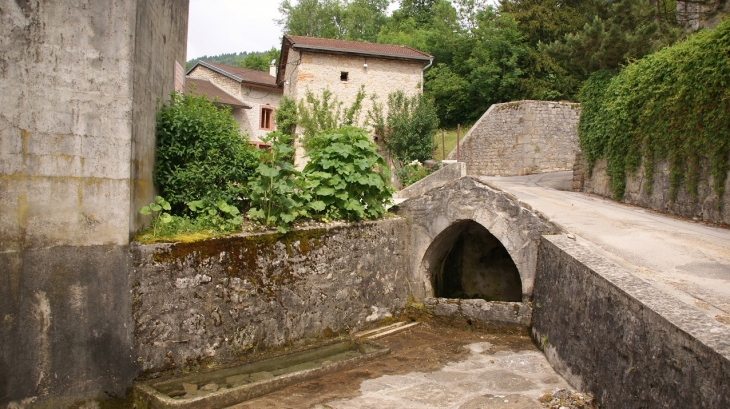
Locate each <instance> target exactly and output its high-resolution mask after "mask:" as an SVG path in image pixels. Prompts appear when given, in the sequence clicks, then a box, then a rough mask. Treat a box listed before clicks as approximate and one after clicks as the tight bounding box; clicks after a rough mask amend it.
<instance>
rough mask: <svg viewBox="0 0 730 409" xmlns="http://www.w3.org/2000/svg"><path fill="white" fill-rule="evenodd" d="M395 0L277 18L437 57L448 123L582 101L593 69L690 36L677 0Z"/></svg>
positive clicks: (342, 3)
mask: <svg viewBox="0 0 730 409" xmlns="http://www.w3.org/2000/svg"><path fill="white" fill-rule="evenodd" d="M391 4H396V1H395V0H299V1H297V2H296V3H294V2H293V1H292V0H283V1H282V2H281V4H280V7H279V10H280V11H281V13H282V15H283V18H282V19H281V20H280V21H279V24H280V25H282V27H283V28H284V32H285V33H286V34H291V35H305V36H315V37H325V38H335V39H347V40H358V41H369V42H378V43H388V44H398V45H406V46H411V47H414V48H417V49H419V50H421V51H424V52H427V53H429V54H431V55H433V56H434V65H433V66H432V67H431V68H429V70H428V71H426V75H425V84H424V90H425V93H426V96H427V97H428V98H430V99H432V100H433V101H434V102H435V105H436V108H437V112H438V116H439V120H440V123H441V124H442V125H446V126H451V125H456V124H457V123H469V122H473V121H475V120H476V119H478V118H479V116H480V115H481V114H482V113H484V111H485V110H486V109H488V108H489V106H490V105H491V104H494V103H499V102H507V101H513V100H519V99H538V100H577V99H578V96H577V95H578V90H579V89H580V87H581V86H582V84H583V82H584V81H585V80H586V79H588V77H589V76H590V75H591V74H592V73H594V72H597V71H599V70H608V71H611V72H614V73H615V72H618V71H620V70H621V68H622V67H624V66H625V65H627V64H628V63H629V62H631V61H633V60H635V59H638V58H641V57H643V56H646V55H648V54H651V53H653V52H656V51H658V50H659V49H661V48H663V47H665V46H667V45H671V44H673V43H675V42H676V41H677V40H679V39H680V38H682V37H683V35H684V34H685V31H684V30H682V29H681V27H680V26H679V24H678V23H677V16H676V7H675V6H674V4H675V3H674V2H672V1H670V0H615V1H610V2H608V1H603V0H501V1H500V3H499V4H498V5H497V6H493V5H490V4H489V2H488V1H487V0H451V1H449V0H400V1H399V2H397V5H398V7H397V8H395V9H393V8H392V7H390V6H391ZM389 10H392V12H391V13H390V14H389Z"/></svg>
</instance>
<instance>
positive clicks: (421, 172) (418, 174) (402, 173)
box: [396, 160, 437, 187]
mask: <svg viewBox="0 0 730 409" xmlns="http://www.w3.org/2000/svg"><path fill="white" fill-rule="evenodd" d="M436 170H437V168H436V167H435V166H434V167H433V168H427V167H425V166H423V165H422V164H421V163H420V162H418V161H415V160H414V161H413V162H411V163H409V164H407V165H405V166H402V167H401V168H400V169H398V170H397V171H396V172H397V173H396V175H397V176H398V179H399V180H400V183H401V185H402V186H403V187H407V186H410V185H412V184H414V183H416V182H418V181H419V180H421V179H423V178H425V177H426V176H428V175H430V174H431V173H433V172H434V171H436Z"/></svg>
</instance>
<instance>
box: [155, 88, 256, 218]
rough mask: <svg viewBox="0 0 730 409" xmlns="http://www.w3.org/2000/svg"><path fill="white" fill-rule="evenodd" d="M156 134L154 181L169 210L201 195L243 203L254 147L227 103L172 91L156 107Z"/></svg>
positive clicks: (178, 211)
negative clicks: (218, 102)
mask: <svg viewBox="0 0 730 409" xmlns="http://www.w3.org/2000/svg"><path fill="white" fill-rule="evenodd" d="M156 135H157V158H156V163H155V174H154V182H155V185H156V186H157V187H158V189H159V191H160V194H161V196H164V197H165V198H166V199H167V200H168V201H169V202H170V205H171V206H172V211H173V213H174V214H183V213H186V212H188V208H187V206H186V204H187V203H188V202H192V201H196V200H201V199H206V200H209V201H210V202H211V203H216V202H218V201H219V200H223V201H225V202H226V203H229V204H235V205H236V207H238V208H242V207H243V206H244V202H243V199H242V198H243V197H244V196H245V193H246V182H247V181H248V178H249V177H251V176H252V175H253V170H254V169H255V167H256V165H257V164H258V160H257V153H256V149H255V148H254V147H253V146H251V145H250V144H248V143H247V142H246V140H245V137H244V136H241V134H240V131H239V126H238V124H237V123H236V121H235V120H234V119H233V116H232V115H231V113H230V111H229V110H228V109H221V108H217V107H216V106H215V105H213V104H212V103H211V102H208V101H207V100H206V99H205V97H204V96H199V97H196V96H194V95H192V94H182V93H177V92H174V93H172V94H171V96H170V101H169V102H168V103H166V104H164V105H163V106H162V107H161V108H160V109H159V111H158V113H157V128H156Z"/></svg>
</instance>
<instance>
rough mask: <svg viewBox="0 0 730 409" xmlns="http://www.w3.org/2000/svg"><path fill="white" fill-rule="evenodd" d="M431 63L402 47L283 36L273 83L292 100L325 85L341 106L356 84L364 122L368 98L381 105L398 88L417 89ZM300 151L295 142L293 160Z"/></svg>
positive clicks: (318, 91) (410, 92)
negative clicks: (360, 92)
mask: <svg viewBox="0 0 730 409" xmlns="http://www.w3.org/2000/svg"><path fill="white" fill-rule="evenodd" d="M432 62H433V57H432V56H430V55H428V54H426V53H424V52H421V51H418V50H416V49H414V48H410V47H406V46H399V45H391V44H373V43H364V42H358V41H345V40H333V39H326V38H314V37H301V36H284V40H283V42H282V45H281V55H280V58H279V69H278V70H277V75H276V82H277V84H279V85H280V86H282V87H283V90H284V95H285V96H287V97H289V98H291V99H293V100H295V101H299V100H301V99H302V98H304V97H305V96H306V93H307V91H311V92H313V93H314V94H315V95H321V94H322V91H323V90H325V89H329V90H330V91H331V92H332V93H333V95H334V96H335V97H336V98H337V100H338V101H340V102H342V103H343V106H345V107H348V106H350V105H351V104H352V103H353V102H354V101H355V98H356V96H357V93H358V91H359V90H360V89H361V88H362V89H363V90H364V91H365V95H366V96H367V97H366V98H365V100H364V101H363V103H362V110H361V114H360V117H359V118H358V123H359V125H360V126H365V122H366V114H367V112H368V111H369V110H371V109H372V108H373V102H374V101H373V98H371V97H373V96H374V97H375V100H376V101H377V102H378V103H379V104H382V105H383V106H384V108H387V107H385V102H386V101H387V98H388V94H390V93H392V92H395V91H403V92H404V93H405V94H406V95H407V96H411V95H415V94H418V93H420V92H422V91H423V72H424V71H425V70H426V69H427V68H428V67H430V66H431V64H432ZM384 113H386V112H384ZM303 154H304V152H303V150H302V148H301V146H300V145H299V144H297V153H296V157H297V159H299V158H301V157H302V155H303ZM297 163H298V164H300V165H301V162H300V161H297Z"/></svg>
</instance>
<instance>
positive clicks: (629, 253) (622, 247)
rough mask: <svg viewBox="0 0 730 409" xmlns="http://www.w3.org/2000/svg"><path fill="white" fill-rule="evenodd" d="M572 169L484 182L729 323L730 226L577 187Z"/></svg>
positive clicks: (710, 314) (609, 256)
mask: <svg viewBox="0 0 730 409" xmlns="http://www.w3.org/2000/svg"><path fill="white" fill-rule="evenodd" d="M571 178H572V172H555V173H546V174H538V175H528V176H514V177H482V178H480V180H482V181H484V182H487V183H489V184H490V185H492V186H495V187H498V188H501V189H503V190H505V191H507V192H509V193H512V194H513V195H515V196H516V197H517V198H519V199H520V200H522V201H523V202H525V203H527V204H529V205H530V206H532V207H533V208H534V209H536V210H538V211H540V212H542V213H543V214H545V215H546V216H547V217H549V218H550V219H551V220H552V221H553V222H555V223H557V224H559V225H561V226H562V227H563V228H564V229H565V230H567V231H569V232H571V233H573V234H575V235H576V239H577V241H578V242H579V243H581V244H583V245H585V246H588V247H590V248H591V249H592V250H593V251H594V252H596V253H598V254H600V255H602V256H604V257H606V258H608V259H610V260H612V261H613V262H615V263H616V264H618V265H620V266H622V267H624V268H626V269H627V270H629V271H630V272H632V273H633V274H635V275H636V276H637V277H639V278H641V279H642V280H644V281H646V282H647V283H649V284H651V285H653V286H654V287H655V288H657V290H659V291H663V292H665V293H667V294H669V295H671V296H673V297H675V298H676V299H677V300H679V301H681V302H684V303H686V304H689V305H691V306H693V307H696V308H698V309H700V310H702V311H704V312H705V313H707V314H708V315H709V316H711V317H712V318H714V319H715V320H717V321H718V322H721V323H723V324H726V325H730V230H728V229H724V228H720V227H715V226H710V225H706V224H704V223H700V222H694V221H692V220H688V219H682V218H679V217H673V216H669V215H664V214H661V213H658V212H655V211H652V210H648V209H644V208H640V207H636V206H632V205H627V204H623V203H619V202H615V201H612V200H608V199H604V198H601V197H598V196H594V195H588V194H585V193H576V192H572V191H567V190H568V189H570V183H571Z"/></svg>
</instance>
